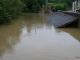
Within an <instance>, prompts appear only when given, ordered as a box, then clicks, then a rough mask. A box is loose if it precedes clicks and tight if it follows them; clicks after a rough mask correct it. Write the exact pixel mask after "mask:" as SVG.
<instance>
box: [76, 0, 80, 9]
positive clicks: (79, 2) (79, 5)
mask: <svg viewBox="0 0 80 60" xmlns="http://www.w3.org/2000/svg"><path fill="white" fill-rule="evenodd" d="M77 9H80V0H78V4H77Z"/></svg>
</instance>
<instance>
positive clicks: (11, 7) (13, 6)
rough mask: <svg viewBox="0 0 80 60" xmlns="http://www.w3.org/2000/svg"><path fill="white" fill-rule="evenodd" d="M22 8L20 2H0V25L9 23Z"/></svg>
mask: <svg viewBox="0 0 80 60" xmlns="http://www.w3.org/2000/svg"><path fill="white" fill-rule="evenodd" d="M24 6H25V5H24V4H23V3H22V2H21V1H20V0H0V23H5V22H10V20H11V18H14V17H16V16H17V15H18V14H20V13H21V11H22V8H23V7H24Z"/></svg>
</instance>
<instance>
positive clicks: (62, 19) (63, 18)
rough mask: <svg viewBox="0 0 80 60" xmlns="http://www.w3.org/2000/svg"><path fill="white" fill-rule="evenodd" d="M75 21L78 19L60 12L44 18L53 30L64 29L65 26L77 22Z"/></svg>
mask: <svg viewBox="0 0 80 60" xmlns="http://www.w3.org/2000/svg"><path fill="white" fill-rule="evenodd" d="M77 19H78V18H76V17H73V16H71V15H68V14H65V13H62V12H55V13H51V14H50V15H49V16H47V17H46V20H47V21H48V22H50V23H51V24H52V25H53V26H54V27H55V28H58V27H65V26H66V25H69V24H71V23H73V22H75V21H77Z"/></svg>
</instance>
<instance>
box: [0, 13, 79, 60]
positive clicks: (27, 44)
mask: <svg viewBox="0 0 80 60" xmlns="http://www.w3.org/2000/svg"><path fill="white" fill-rule="evenodd" d="M47 15H48V14H43V13H39V14H35V13H27V14H24V15H23V16H20V17H19V18H18V19H16V20H14V21H13V22H11V23H10V24H6V25H0V60H80V30H79V29H77V28H58V29H55V28H54V27H53V26H52V25H51V24H49V23H48V22H47V21H46V20H45V17H46V16H47Z"/></svg>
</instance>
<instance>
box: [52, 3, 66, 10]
mask: <svg viewBox="0 0 80 60" xmlns="http://www.w3.org/2000/svg"><path fill="white" fill-rule="evenodd" d="M53 6H54V8H57V9H58V10H66V8H67V4H54V5H53Z"/></svg>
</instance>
